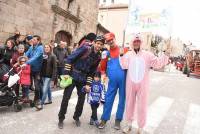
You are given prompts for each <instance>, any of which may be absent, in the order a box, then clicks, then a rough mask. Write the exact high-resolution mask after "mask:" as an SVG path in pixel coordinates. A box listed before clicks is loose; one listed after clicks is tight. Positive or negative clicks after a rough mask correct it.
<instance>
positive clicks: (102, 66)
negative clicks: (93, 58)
mask: <svg viewBox="0 0 200 134" xmlns="http://www.w3.org/2000/svg"><path fill="white" fill-rule="evenodd" d="M107 62H108V51H103V52H102V55H101V61H100V64H99V70H100V72H101V74H106V69H107Z"/></svg>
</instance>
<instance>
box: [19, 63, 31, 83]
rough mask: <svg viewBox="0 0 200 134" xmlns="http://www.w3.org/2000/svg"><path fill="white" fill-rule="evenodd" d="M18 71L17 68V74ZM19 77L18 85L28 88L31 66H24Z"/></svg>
mask: <svg viewBox="0 0 200 134" xmlns="http://www.w3.org/2000/svg"><path fill="white" fill-rule="evenodd" d="M20 70H21V68H18V72H20ZM19 76H20V80H19V84H21V85H26V86H30V85H31V66H30V65H26V66H25V67H23V68H22V71H21V73H20V74H19Z"/></svg>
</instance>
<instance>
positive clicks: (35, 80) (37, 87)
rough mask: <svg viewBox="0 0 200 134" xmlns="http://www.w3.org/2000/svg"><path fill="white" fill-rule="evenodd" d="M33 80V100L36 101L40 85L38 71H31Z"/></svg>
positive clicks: (38, 96) (38, 97)
mask: <svg viewBox="0 0 200 134" xmlns="http://www.w3.org/2000/svg"><path fill="white" fill-rule="evenodd" d="M32 76H33V81H34V85H35V96H34V101H35V102H37V101H39V99H40V92H41V85H40V74H39V73H32Z"/></svg>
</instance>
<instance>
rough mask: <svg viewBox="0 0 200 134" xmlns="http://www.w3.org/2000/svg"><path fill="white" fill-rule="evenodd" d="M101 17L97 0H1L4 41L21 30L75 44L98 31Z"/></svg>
mask: <svg viewBox="0 0 200 134" xmlns="http://www.w3.org/2000/svg"><path fill="white" fill-rule="evenodd" d="M97 17H98V2H97V0H87V1H86V0H0V40H3V41H5V40H6V38H8V37H9V36H11V35H12V34H13V33H14V32H15V31H20V33H21V34H22V35H27V34H37V35H40V36H41V37H42V40H43V42H44V43H47V42H49V41H50V40H55V42H59V41H60V40H63V41H67V42H68V44H73V43H75V42H78V40H79V39H80V38H81V37H82V36H83V35H85V34H87V33H89V32H94V33H95V32H97V26H98V22H97ZM100 30H101V29H100Z"/></svg>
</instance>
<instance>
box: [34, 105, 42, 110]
mask: <svg viewBox="0 0 200 134" xmlns="http://www.w3.org/2000/svg"><path fill="white" fill-rule="evenodd" d="M35 107H36V109H37V111H40V110H42V109H43V105H36V106H35Z"/></svg>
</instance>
